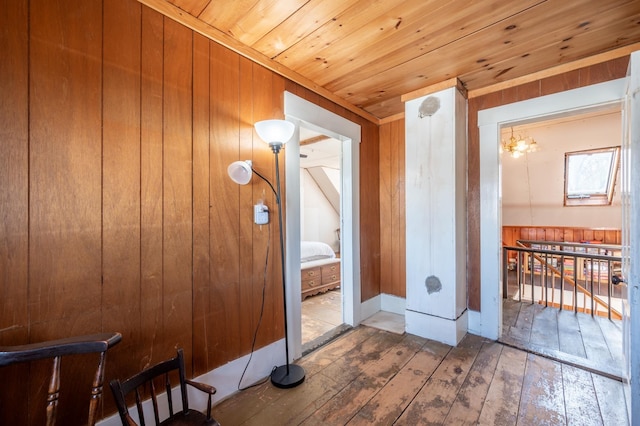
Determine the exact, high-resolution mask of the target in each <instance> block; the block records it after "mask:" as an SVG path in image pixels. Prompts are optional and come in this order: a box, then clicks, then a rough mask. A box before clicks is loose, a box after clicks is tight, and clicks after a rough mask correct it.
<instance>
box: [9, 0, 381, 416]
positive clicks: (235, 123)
mask: <svg viewBox="0 0 640 426" xmlns="http://www.w3.org/2000/svg"><path fill="white" fill-rule="evenodd" d="M5 3H6V4H4V5H3V13H2V14H0V26H1V27H2V28H3V31H0V53H1V57H2V58H3V60H2V61H0V99H2V102H0V217H1V218H2V220H1V221H0V300H2V305H1V308H0V345H15V344H23V343H27V342H35V341H41V340H48V339H54V338H59V337H65V336H70V335H77V334H85V333H92V332H97V331H119V332H121V333H122V334H123V340H122V342H121V343H120V344H119V345H118V346H116V347H115V348H113V350H110V351H109V354H108V361H107V374H106V382H108V380H110V379H111V378H113V377H126V376H129V375H131V374H133V373H134V372H137V371H139V370H141V369H142V368H144V367H146V366H149V365H151V364H154V363H156V362H158V361H160V360H162V359H165V358H168V357H170V356H172V355H173V354H175V350H176V348H177V347H182V348H184V349H185V352H186V355H187V357H186V359H187V361H188V364H189V365H188V370H189V372H190V374H191V375H194V376H195V375H199V374H203V373H205V372H207V371H209V370H211V369H213V368H215V367H217V366H220V365H223V364H225V363H227V362H229V361H231V360H233V359H237V358H238V357H240V356H243V355H245V354H247V353H249V351H250V350H251V343H252V337H253V333H254V330H255V328H256V325H257V324H258V321H259V314H260V305H261V298H262V288H263V286H266V292H265V294H266V300H265V307H264V319H263V321H262V323H261V326H260V329H259V333H258V338H257V343H256V349H257V348H259V347H263V346H265V345H267V344H269V343H271V342H274V341H276V340H278V339H280V338H282V336H283V334H284V330H283V321H282V318H283V317H282V295H281V284H280V280H279V277H280V270H279V265H280V262H279V251H278V250H276V247H277V241H278V239H277V235H278V234H277V233H278V228H277V221H272V222H271V226H269V227H267V226H262V227H259V226H255V225H254V224H253V221H252V211H253V210H252V205H253V204H254V203H255V202H256V201H257V200H258V199H264V200H265V202H266V204H267V205H270V206H272V209H273V210H274V211H275V208H276V207H275V198H274V196H273V194H272V192H271V190H270V189H269V187H268V186H267V184H266V183H264V182H262V181H261V180H259V179H254V180H253V181H252V182H251V184H250V185H246V186H238V185H236V184H234V183H233V182H232V181H231V180H230V179H229V178H228V177H227V173H226V168H227V166H228V165H229V164H230V163H231V162H232V161H235V160H238V159H251V160H253V164H254V167H255V168H256V169H258V170H259V171H260V172H261V173H262V174H264V175H265V176H266V177H267V178H269V179H273V178H274V176H275V173H274V156H273V154H272V153H271V151H270V150H269V148H268V147H267V145H266V144H265V143H263V142H262V141H260V140H259V138H258V137H257V135H256V134H255V133H254V131H253V123H254V122H255V121H258V120H262V119H267V118H277V117H282V116H283V110H282V108H283V91H284V90H285V89H286V90H290V91H292V92H294V93H296V94H298V95H299V96H302V97H304V98H306V99H308V100H310V101H312V102H315V103H318V104H319V105H321V106H323V107H325V108H327V109H330V110H332V111H333V112H335V113H337V114H340V115H342V116H344V117H346V118H348V119H351V120H353V121H355V122H357V123H358V124H360V125H361V126H362V144H361V154H360V161H361V177H360V181H361V194H362V197H361V198H362V199H361V216H362V218H361V235H362V238H361V250H362V254H361V260H362V272H361V274H362V282H363V284H362V295H363V300H366V299H367V298H370V297H373V296H375V295H376V294H378V293H379V291H380V290H379V286H380V284H379V283H380V213H379V188H378V186H379V185H378V181H379V174H378V161H379V145H378V128H377V126H376V125H374V124H372V123H369V122H367V121H365V120H364V119H362V118H359V117H358V116H356V115H355V114H353V113H350V112H348V111H346V110H345V109H344V108H341V107H337V106H335V105H334V104H332V103H330V102H328V101H326V100H324V99H322V98H320V97H318V96H317V95H313V94H312V92H310V91H308V90H306V89H303V88H301V87H299V86H297V85H296V84H294V83H291V82H289V81H286V80H285V79H284V78H282V77H281V76H279V75H276V74H274V73H273V72H271V71H268V70H266V69H265V68H262V67H261V66H258V65H257V64H255V63H252V62H251V61H249V60H248V59H245V58H243V57H241V56H240V55H238V54H236V53H233V52H231V51H229V50H227V49H226V48H223V47H221V46H220V45H218V44H216V43H214V42H211V41H209V40H207V39H205V38H204V37H202V36H201V35H199V34H197V33H194V32H193V31H191V30H189V29H187V28H185V27H183V26H181V25H179V24H177V23H175V22H174V21H171V20H170V19H167V18H164V17H163V16H162V15H160V14H158V13H157V12H154V11H152V10H151V9H149V8H147V7H145V6H142V5H141V4H140V3H138V2H137V1H135V0H108V1H106V0H104V1H103V0H30V1H26V0H25V1H11V2H5ZM280 164H281V172H282V173H283V174H284V170H285V167H284V156H282V161H281V163H280ZM268 244H271V249H270V250H269V264H268V274H267V276H266V279H264V274H263V271H264V265H265V258H266V254H267V247H268ZM93 362H94V360H93V359H89V358H87V357H80V358H78V359H75V360H71V361H70V362H67V363H66V364H65V362H64V360H63V384H62V385H63V389H64V388H65V385H69V384H71V388H74V387H75V388H82V387H84V386H86V391H87V392H88V390H89V387H88V386H89V383H90V381H91V377H89V375H90V370H89V367H90V366H93ZM41 367H42V368H40V367H36V366H34V367H33V368H32V369H31V370H29V369H27V368H26V367H24V366H19V367H8V368H2V369H0V382H1V383H2V386H0V406H2V407H3V408H4V409H2V410H0V424H29V425H31V424H33V425H39V424H42V423H43V415H44V402H43V401H40V402H37V401H34V400H27V399H26V398H24V396H25V395H27V394H29V393H32V392H35V393H38V394H39V395H40V396H43V395H44V393H43V391H44V390H45V389H46V386H43V384H42V379H43V377H44V372H43V371H42V369H45V368H49V367H48V366H45V365H43V366H41ZM82 373H85V374H84V376H87V378H86V380H84V381H83V380H82V379H81V378H80V377H81V376H82ZM84 383H86V385H85V384H84ZM105 390H106V391H107V393H106V397H105V398H104V414H105V415H107V414H110V413H113V412H114V410H115V409H114V406H113V403H112V398H111V396H110V395H109V393H108V392H109V391H108V389H105ZM76 393H79V392H75V391H74V392H72V393H71V395H74V394H76ZM75 398H76V397H75V396H69V395H63V396H62V400H61V410H60V414H61V415H62V417H61V418H60V419H59V422H58V423H59V424H64V425H74V424H82V423H84V422H85V421H86V420H85V419H78V418H77V417H76V416H75V413H76V412H77V409H78V407H82V406H85V405H86V406H87V407H88V404H85V402H83V401H80V400H79V399H75ZM87 401H88V399H87ZM39 404H41V405H39ZM6 407H11V409H6ZM83 412H84V411H83ZM25 413H29V416H30V418H29V420H28V421H25V420H24V419H23V415H24V414H25Z"/></svg>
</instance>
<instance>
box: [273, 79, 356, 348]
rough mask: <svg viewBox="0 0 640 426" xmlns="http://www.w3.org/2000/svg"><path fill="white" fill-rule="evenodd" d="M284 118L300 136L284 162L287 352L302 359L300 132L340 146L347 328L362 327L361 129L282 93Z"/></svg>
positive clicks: (343, 272) (341, 253)
mask: <svg viewBox="0 0 640 426" xmlns="http://www.w3.org/2000/svg"><path fill="white" fill-rule="evenodd" d="M284 106H285V111H284V113H285V117H286V119H287V120H289V121H291V122H293V123H294V124H296V134H295V135H294V138H293V140H292V141H290V142H289V144H288V145H287V149H286V150H285V155H286V157H285V161H286V168H287V170H286V225H285V228H286V251H287V256H286V272H287V276H288V277H289V282H288V284H289V285H288V288H287V294H286V298H287V306H288V307H290V309H289V310H288V312H286V315H287V317H288V320H289V324H290V327H289V334H288V337H289V342H290V348H289V353H290V354H292V358H293V359H296V358H299V357H300V356H302V324H301V311H302V301H301V267H300V266H301V262H300V254H301V252H300V240H301V236H300V223H301V217H300V129H301V128H306V129H310V130H313V131H316V132H318V133H320V134H323V135H327V136H330V137H332V138H335V139H337V140H339V141H340V142H341V147H342V161H341V167H340V168H341V171H342V182H341V191H340V195H341V223H340V259H341V265H340V266H341V271H340V277H341V278H340V282H341V285H340V288H341V299H342V319H343V322H344V323H345V324H347V325H349V326H356V325H358V324H359V323H360V231H359V230H360V208H359V206H360V204H359V199H360V179H359V163H360V161H359V158H360V157H359V153H360V151H359V144H360V139H361V131H360V126H359V125H358V124H356V123H354V122H352V121H349V120H347V119H346V118H344V117H341V116H339V115H337V114H335V113H333V112H331V111H328V110H326V109H324V108H322V107H319V106H318V105H315V104H313V103H311V102H309V101H307V100H305V99H302V98H300V97H298V96H296V95H294V94H292V93H290V92H285V93H284Z"/></svg>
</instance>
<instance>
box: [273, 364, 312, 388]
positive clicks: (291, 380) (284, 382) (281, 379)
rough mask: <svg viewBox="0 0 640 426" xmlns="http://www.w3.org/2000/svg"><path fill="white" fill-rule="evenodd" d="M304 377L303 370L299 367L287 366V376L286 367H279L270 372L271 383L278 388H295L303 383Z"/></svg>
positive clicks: (294, 365)
mask: <svg viewBox="0 0 640 426" xmlns="http://www.w3.org/2000/svg"><path fill="white" fill-rule="evenodd" d="M304 375H305V373H304V368H302V367H300V366H299V365H296V364H289V374H287V366H286V365H281V366H280V367H277V368H276V369H275V370H273V372H271V383H273V385H274V386H275V387H278V388H283V389H288V388H295V387H296V386H298V385H299V384H301V383H302V382H304Z"/></svg>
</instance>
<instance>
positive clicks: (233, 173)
mask: <svg viewBox="0 0 640 426" xmlns="http://www.w3.org/2000/svg"><path fill="white" fill-rule="evenodd" d="M255 129H256V132H257V133H258V136H260V138H261V139H262V140H263V141H265V142H267V143H268V144H269V147H270V148H271V151H273V153H274V154H275V156H276V188H275V189H274V187H273V185H272V184H271V182H269V180H267V178H265V177H264V176H262V175H261V174H260V173H258V172H257V171H256V170H254V169H253V167H252V164H251V161H235V162H233V163H231V164H230V165H229V168H228V169H227V172H228V173H229V177H230V178H231V179H232V180H233V181H234V182H236V183H237V184H240V185H246V184H247V183H249V181H250V180H251V176H252V173H255V174H256V175H257V176H258V177H259V178H261V179H262V180H264V181H265V182H267V183H268V184H269V187H271V190H272V191H273V193H274V194H275V196H276V204H277V205H278V222H279V225H280V261H281V262H282V265H281V266H282V302H283V306H284V342H285V343H284V346H285V356H286V358H285V360H286V363H285V365H281V366H279V367H276V368H274V370H273V371H272V372H271V383H273V385H274V386H276V387H279V388H293V387H295V386H298V385H299V384H301V383H302V382H304V377H305V372H304V369H303V368H302V367H300V366H299V365H297V364H290V363H289V330H288V327H287V281H286V275H285V269H284V259H285V257H284V237H283V231H282V229H283V228H282V204H281V197H280V165H279V164H278V154H279V153H280V150H281V149H282V146H283V145H284V144H285V143H286V142H287V141H288V140H289V139H291V137H292V136H293V132H294V130H295V125H294V124H293V123H291V122H289V121H286V120H265V121H259V122H257V123H255Z"/></svg>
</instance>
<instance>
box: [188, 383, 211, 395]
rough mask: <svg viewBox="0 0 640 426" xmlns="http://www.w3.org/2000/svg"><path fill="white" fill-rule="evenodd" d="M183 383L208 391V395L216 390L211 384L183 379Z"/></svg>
mask: <svg viewBox="0 0 640 426" xmlns="http://www.w3.org/2000/svg"><path fill="white" fill-rule="evenodd" d="M185 383H186V384H188V385H191V386H193V387H194V388H196V389H198V390H199V391H201V392H204V393H208V394H209V395H213V394H215V393H216V392H217V389H216V388H215V387H213V386H211V385H208V384H206V383H202V382H194V381H193V380H189V379H187V380H185Z"/></svg>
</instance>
